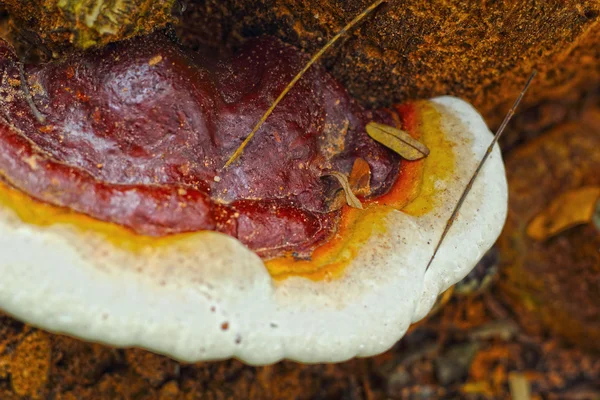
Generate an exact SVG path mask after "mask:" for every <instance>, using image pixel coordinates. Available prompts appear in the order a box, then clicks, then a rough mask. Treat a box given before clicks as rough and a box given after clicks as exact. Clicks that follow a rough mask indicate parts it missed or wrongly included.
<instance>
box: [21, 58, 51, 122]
mask: <svg viewBox="0 0 600 400" xmlns="http://www.w3.org/2000/svg"><path fill="white" fill-rule="evenodd" d="M18 65H19V75H20V78H21V89H22V90H23V93H24V94H25V101H27V104H28V105H29V108H31V112H32V113H33V115H34V116H35V119H37V121H38V122H39V123H40V124H44V123H46V117H45V116H44V115H43V114H42V113H41V112H40V110H38V108H37V107H36V105H35V103H34V102H33V97H32V96H31V92H30V91H29V84H28V83H27V79H25V68H24V67H23V64H22V63H18Z"/></svg>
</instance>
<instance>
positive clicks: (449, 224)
mask: <svg viewBox="0 0 600 400" xmlns="http://www.w3.org/2000/svg"><path fill="white" fill-rule="evenodd" d="M536 74H537V71H533V72H532V73H531V75H530V76H529V79H527V83H525V87H524V88H523V90H521V93H520V94H519V97H517V100H515V103H514V104H513V106H512V107H511V108H510V110H509V111H508V113H507V114H506V117H504V121H502V124H501V125H500V128H498V131H497V132H496V135H495V136H494V139H493V140H492V143H491V144H490V146H489V147H488V149H487V151H486V152H485V155H484V156H483V158H482V159H481V162H480V163H479V165H478V166H477V169H476V170H475V172H474V173H473V176H472V177H471V180H470V181H469V183H468V184H467V187H466V188H465V190H464V191H463V194H462V196H460V199H459V200H458V203H456V206H455V207H454V211H452V215H451V216H450V218H449V219H448V222H447V223H446V227H445V228H444V232H442V236H441V237H440V240H439V241H438V243H437V246H435V250H434V251H433V255H432V256H431V258H430V259H429V263H427V267H426V268H425V271H427V270H428V269H429V266H430V265H431V263H432V262H433V259H434V258H435V256H436V255H437V253H438V251H439V249H440V246H441V245H442V243H443V242H444V239H445V238H446V235H448V231H449V230H450V228H451V227H452V224H454V220H455V219H456V216H457V215H458V211H459V210H460V208H461V206H462V205H463V203H464V202H465V199H466V198H467V195H468V194H469V192H470V191H471V188H472V187H473V183H474V182H475V179H476V178H477V176H478V175H479V172H480V171H481V168H483V165H484V164H485V162H486V161H487V159H488V157H489V156H490V154H491V153H492V150H494V145H495V144H496V143H498V140H499V139H500V136H502V133H504V129H505V128H506V125H508V123H509V122H510V120H511V118H512V117H513V115H514V114H515V110H516V109H517V107H518V106H519V104H520V103H521V100H522V99H523V96H525V92H527V89H529V85H531V81H532V80H533V78H534V77H535V75H536Z"/></svg>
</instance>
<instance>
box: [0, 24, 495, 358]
mask: <svg viewBox="0 0 600 400" xmlns="http://www.w3.org/2000/svg"><path fill="white" fill-rule="evenodd" d="M306 60H307V58H306V57H305V56H304V55H303V54H302V53H301V52H299V51H298V50H297V49H295V48H293V47H291V46H288V45H285V44H283V43H281V42H279V41H277V40H275V39H272V38H268V37H265V38H259V39H255V40H251V41H249V42H248V43H247V44H246V45H245V46H244V47H243V48H242V49H241V50H240V51H239V52H238V53H237V54H236V55H234V56H232V57H228V58H222V59H217V60H215V59H212V58H210V57H208V56H206V55H203V54H199V53H193V54H192V53H190V52H189V51H185V50H183V49H181V48H180V47H179V46H178V45H176V44H174V43H172V42H171V41H170V39H168V38H167V37H165V36H164V35H162V34H160V33H158V34H154V35H153V36H150V37H145V38H136V39H130V40H127V41H124V42H120V43H117V44H111V45H110V46H106V47H104V48H101V49H92V50H88V51H86V52H82V53H77V54H74V55H71V56H69V57H68V58H65V59H62V60H58V61H56V62H53V63H50V64H46V65H41V66H35V65H28V66H25V67H22V66H20V63H19V61H18V60H17V58H16V56H15V54H14V52H13V50H12V49H11V47H10V46H9V45H8V44H7V43H5V42H1V41H0V76H1V77H2V80H1V82H0V276H1V279H0V308H1V309H3V310H5V311H7V312H9V313H11V314H12V315H14V316H16V317H18V318H21V319H23V320H25V321H27V322H30V323H32V324H34V325H37V326H40V327H43V328H45V329H48V330H51V331H55V332H63V333H67V334H70V335H74V336H77V337H81V338H84V339H88V340H93V341H99V342H104V343H108V344H111V345H115V346H139V347H144V348H147V349H151V350H154V351H156V352H158V353H163V354H167V355H169V356H171V357H174V358H176V359H180V360H183V361H189V362H193V361H199V360H213V359H223V358H229V357H237V358H239V359H241V360H243V361H245V362H247V363H250V364H267V363H273V362H276V361H278V360H281V359H284V358H287V359H293V360H297V361H302V362H336V361H342V360H346V359H349V358H351V357H355V356H370V355H374V354H377V353H380V352H382V351H384V350H386V349H388V348H389V347H391V346H392V345H393V344H394V343H395V342H396V341H397V340H398V339H399V338H400V337H401V336H402V335H403V334H404V332H405V331H406V330H407V328H408V326H409V325H410V324H411V323H412V322H415V321H418V320H419V319H421V318H423V317H424V316H425V315H426V314H427V313H428V312H429V310H430V309H431V307H432V306H433V304H434V302H435V300H436V298H437V297H438V295H439V294H440V293H442V292H444V291H445V290H446V289H447V288H448V287H450V286H451V285H453V284H454V283H456V282H457V281H458V280H460V279H461V278H462V277H464V276H465V275H466V274H467V273H468V272H469V271H470V270H471V269H472V268H473V266H474V265H475V264H476V263H477V261H478V260H479V259H480V258H481V257H482V256H483V254H484V253H485V252H486V250H487V249H489V248H490V247H491V245H492V244H493V243H494V241H495V240H496V238H497V237H498V235H499V234H500V231H501V229H502V226H503V223H504V220H505V217H506V208H507V187H506V179H505V173H504V167H503V163H502V159H501V155H500V151H499V149H498V147H497V146H495V148H494V150H493V152H492V153H491V156H490V157H489V159H488V161H487V163H486V164H485V165H484V166H483V168H482V170H481V173H480V175H479V177H478V179H477V180H476V181H475V182H474V184H473V186H472V188H471V190H470V193H469V195H468V196H467V197H466V199H465V200H464V202H463V203H462V208H461V211H460V216H459V217H458V218H457V219H456V220H455V221H454V224H453V226H452V227H451V229H450V231H449V233H448V235H447V236H446V237H445V241H444V242H443V243H442V245H441V246H440V247H439V249H438V251H437V256H436V257H435V259H433V261H432V262H431V264H430V265H429V266H428V262H430V259H431V257H432V254H434V250H436V244H437V243H438V240H439V238H440V236H441V235H442V233H443V232H444V230H445V227H446V222H447V221H448V220H449V218H450V217H451V216H452V215H453V209H454V207H455V205H456V204H457V202H458V201H459V200H460V199H461V195H462V193H463V191H464V190H465V187H466V186H467V184H468V183H469V180H470V178H471V176H472V175H473V172H474V171H475V170H476V168H477V166H478V164H479V161H480V160H481V158H482V157H483V156H484V154H485V153H486V149H487V147H488V145H489V144H490V142H491V141H492V139H493V135H492V134H491V133H490V131H489V130H488V128H487V126H486V124H485V122H484V121H483V119H482V117H481V116H480V115H479V114H478V113H477V111H476V110H475V109H473V107H472V106H470V105H469V104H467V103H466V102H464V101H462V100H460V99H457V98H453V97H439V98H435V99H432V100H428V101H416V102H412V103H408V104H403V105H400V106H395V107H392V108H390V109H385V110H375V111H369V110H365V109H364V108H362V107H361V106H360V105H358V104H357V103H355V102H354V101H353V100H352V99H351V98H350V97H349V95H348V94H347V92H346V91H345V90H344V88H342V87H341V85H340V84H339V83H338V82H336V81H335V80H334V79H333V78H332V77H331V76H330V75H329V74H328V73H327V72H326V71H325V70H324V69H322V68H319V67H314V68H312V69H311V70H310V71H308V72H307V73H306V75H305V76H303V77H302V79H300V80H299V81H298V83H297V85H296V86H295V87H294V88H293V90H290V91H289V94H288V95H287V97H286V98H285V99H283V100H282V101H281V104H280V105H279V106H278V107H277V108H275V109H274V110H273V113H272V115H271V116H270V117H269V119H267V120H266V121H265V122H264V124H263V126H262V127H261V130H260V135H257V137H256V138H255V139H254V140H253V141H252V142H250V143H249V144H248V146H247V148H246V150H245V152H244V153H243V154H242V155H241V156H240V157H239V159H238V160H237V161H236V162H235V163H234V164H232V165H230V166H228V167H227V168H224V165H225V162H226V161H227V160H228V157H229V156H230V155H231V154H232V152H233V150H235V148H236V147H237V146H238V145H239V144H240V143H241V141H242V140H243V139H244V137H245V135H247V133H248V132H249V131H250V130H251V128H252V126H253V124H254V123H256V121H257V120H258V119H259V117H260V115H261V114H262V113H263V112H264V111H265V110H266V109H267V108H268V106H269V104H270V103H271V102H272V101H273V99H274V98H275V97H276V96H277V94H278V93H279V92H281V90H282V89H283V88H284V87H285V85H286V83H287V82H289V81H290V79H291V78H292V77H293V75H294V73H295V72H297V71H298V70H299V69H300V68H301V66H302V65H303V64H304V63H305V62H306ZM38 114H39V115H38ZM40 115H41V116H43V118H40ZM371 122H374V123H377V124H378V125H377V129H378V132H379V134H381V135H383V136H389V135H390V132H394V135H397V136H398V137H400V138H403V139H402V140H400V139H394V140H395V141H396V142H395V144H394V146H400V147H402V143H408V145H410V146H411V147H415V146H416V147H417V148H418V149H421V150H419V153H422V157H421V156H419V157H417V158H419V159H415V160H413V161H409V160H407V159H404V158H402V157H401V156H400V155H399V154H397V153H396V152H394V151H393V150H391V149H389V148H388V147H393V146H387V147H386V146H385V145H383V144H380V143H378V142H377V141H375V140H373V139H371V137H370V136H369V135H368V134H367V132H366V126H367V124H369V123H371ZM386 127H387V128H386ZM381 132H383V133H381ZM398 132H400V133H398ZM377 135H378V134H376V136H377ZM413 140H414V141H413ZM400 154H401V153H400ZM352 205H354V207H352ZM358 205H360V207H358Z"/></svg>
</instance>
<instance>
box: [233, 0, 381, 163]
mask: <svg viewBox="0 0 600 400" xmlns="http://www.w3.org/2000/svg"><path fill="white" fill-rule="evenodd" d="M384 1H385V0H377V1H375V2H374V3H373V4H371V5H370V6H369V7H367V8H366V9H365V10H364V11H363V12H362V13H360V14H359V15H357V16H356V17H355V18H354V19H353V20H352V21H350V22H349V23H348V24H347V25H346V26H344V27H343V28H342V30H341V31H339V32H338V33H337V35H335V36H334V37H333V38H332V39H331V40H330V41H329V42H327V44H325V46H323V47H322V48H321V50H319V51H318V52H317V53H316V54H315V55H314V56H312V58H311V59H310V61H309V62H308V63H306V65H305V66H304V68H302V70H301V71H300V72H298V74H297V75H296V76H295V77H294V79H292V81H291V82H290V83H289V84H288V85H287V86H286V87H285V89H283V91H282V92H281V94H280V95H279V97H277V99H276V100H275V101H274V102H273V104H271V107H269V109H268V110H267V111H266V112H265V114H264V115H263V116H262V117H261V119H260V120H259V121H258V123H257V124H256V125H255V126H254V129H252V131H251V132H250V134H249V135H248V136H247V137H246V139H244V141H243V142H242V144H241V145H240V146H239V147H238V148H237V149H236V151H235V152H234V153H233V154H232V155H231V157H230V158H229V160H227V162H226V163H225V166H224V167H223V168H227V167H229V166H230V165H231V164H232V163H233V162H234V161H235V160H237V159H238V157H240V156H241V155H242V153H243V152H244V149H245V148H246V146H247V145H248V143H250V141H251V140H252V138H253V137H254V135H255V134H256V132H258V130H259V129H260V127H261V126H262V124H263V123H264V122H265V121H266V120H267V118H268V117H269V115H271V113H272V112H273V110H274V109H275V107H277V105H278V104H279V102H280V101H281V100H283V98H284V97H285V95H286V94H287V93H288V92H289V91H290V90H291V89H292V87H294V85H295V84H296V82H298V81H299V80H300V78H302V75H304V73H305V72H306V71H308V69H309V68H310V67H311V66H312V65H313V64H314V63H315V62H316V61H317V60H318V59H319V58H320V57H321V56H322V55H323V53H325V52H326V51H327V49H329V48H330V47H331V46H332V45H333V44H334V43H335V42H337V40H338V39H339V38H341V37H342V36H344V35H345V34H346V33H347V32H348V31H349V30H350V29H352V28H353V27H354V26H355V25H356V24H358V23H359V22H360V21H361V20H362V19H363V18H364V17H366V16H367V15H368V14H369V13H370V12H371V11H373V10H375V9H376V8H377V7H379V5H381V3H383V2H384Z"/></svg>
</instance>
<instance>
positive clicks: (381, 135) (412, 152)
mask: <svg viewBox="0 0 600 400" xmlns="http://www.w3.org/2000/svg"><path fill="white" fill-rule="evenodd" d="M366 129H367V134H368V135H369V136H370V137H371V138H372V139H373V140H375V141H376V142H378V143H381V144H382V145H384V146H385V147H388V148H390V149H392V150H394V151H395V152H396V153H398V154H399V155H400V156H401V157H402V158H405V159H407V160H409V161H414V160H419V159H421V158H423V157H427V156H428V155H429V149H428V148H427V146H425V145H424V144H423V143H421V142H419V141H418V140H417V139H415V138H413V137H412V136H410V135H409V134H408V133H406V132H404V131H403V130H400V129H397V128H394V127H393V126H389V125H384V124H380V123H377V122H369V123H368V124H367V126H366Z"/></svg>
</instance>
